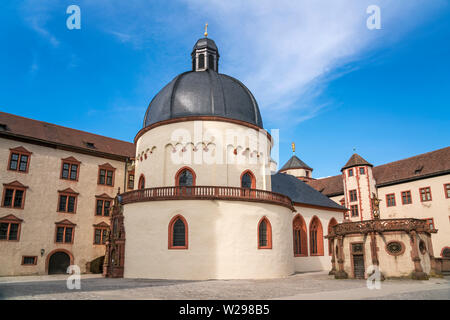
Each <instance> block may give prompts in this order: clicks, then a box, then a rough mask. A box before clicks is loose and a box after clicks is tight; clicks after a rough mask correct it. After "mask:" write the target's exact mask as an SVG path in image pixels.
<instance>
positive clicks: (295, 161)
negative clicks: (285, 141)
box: [279, 155, 313, 171]
mask: <svg viewBox="0 0 450 320" xmlns="http://www.w3.org/2000/svg"><path fill="white" fill-rule="evenodd" d="M288 169H309V170H313V168H311V167H310V166H308V165H307V164H306V163H304V162H303V161H302V160H300V159H299V158H298V157H297V156H296V155H293V156H292V157H291V158H290V159H289V160H288V162H286V164H285V165H284V166H283V168H281V169H280V170H279V171H284V170H288Z"/></svg>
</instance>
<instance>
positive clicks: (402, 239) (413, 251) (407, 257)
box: [327, 219, 438, 280]
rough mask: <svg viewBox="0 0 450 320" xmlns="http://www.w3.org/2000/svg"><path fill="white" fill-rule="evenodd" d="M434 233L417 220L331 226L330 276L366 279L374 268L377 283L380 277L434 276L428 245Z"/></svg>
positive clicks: (432, 257)
mask: <svg viewBox="0 0 450 320" xmlns="http://www.w3.org/2000/svg"><path fill="white" fill-rule="evenodd" d="M434 232H437V230H430V228H429V227H428V226H427V224H426V222H425V221H423V220H419V219H374V220H367V221H361V222H344V223H341V224H338V225H335V226H333V227H332V229H331V232H330V234H329V235H328V236H327V238H328V239H329V241H331V243H332V246H331V247H332V248H333V250H332V251H333V252H332V265H333V266H332V269H331V271H330V274H334V275H335V278H336V279H345V278H347V277H350V278H367V277H368V276H370V275H371V273H370V274H369V272H368V271H367V270H368V269H370V270H375V269H376V268H378V270H379V271H380V272H381V279H380V280H383V279H384V276H386V277H389V278H395V277H411V278H412V279H417V280H425V279H428V277H429V274H430V273H431V272H432V271H436V272H438V271H437V270H435V267H434V265H435V262H434V256H433V250H432V243H431V233H434ZM355 248H359V250H355ZM369 254H370V256H369ZM335 261H337V262H338V265H337V268H336V264H335ZM368 266H370V267H369V268H368Z"/></svg>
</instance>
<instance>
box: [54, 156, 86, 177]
mask: <svg viewBox="0 0 450 320" xmlns="http://www.w3.org/2000/svg"><path fill="white" fill-rule="evenodd" d="M64 164H67V165H68V166H69V172H68V175H67V178H65V177H63V172H64ZM80 164H81V162H80V161H78V160H77V159H75V158H74V157H69V158H66V159H61V174H60V175H59V178H60V179H62V180H68V181H78V178H79V176H80ZM73 166H77V175H76V177H75V179H72V168H73Z"/></svg>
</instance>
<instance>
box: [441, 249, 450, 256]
mask: <svg viewBox="0 0 450 320" xmlns="http://www.w3.org/2000/svg"><path fill="white" fill-rule="evenodd" d="M442 257H444V258H450V248H449V247H445V248H444V249H443V250H442Z"/></svg>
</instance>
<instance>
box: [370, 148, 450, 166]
mask: <svg viewBox="0 0 450 320" xmlns="http://www.w3.org/2000/svg"><path fill="white" fill-rule="evenodd" d="M445 149H450V146H449V147H444V148H441V149H437V150H433V151H428V152H424V153H420V154H417V155H415V156H411V157H407V158H403V159H400V160H395V161H391V162H388V163H384V164H380V165H377V166H374V169H375V168H378V167H382V166H386V165H389V164H392V163H396V162H401V161H405V160H409V159H413V158H417V157H420V156H424V155H426V154H430V153H435V152H439V151H443V150H445Z"/></svg>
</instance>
